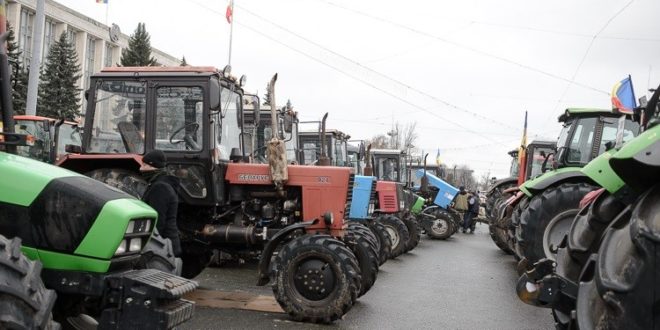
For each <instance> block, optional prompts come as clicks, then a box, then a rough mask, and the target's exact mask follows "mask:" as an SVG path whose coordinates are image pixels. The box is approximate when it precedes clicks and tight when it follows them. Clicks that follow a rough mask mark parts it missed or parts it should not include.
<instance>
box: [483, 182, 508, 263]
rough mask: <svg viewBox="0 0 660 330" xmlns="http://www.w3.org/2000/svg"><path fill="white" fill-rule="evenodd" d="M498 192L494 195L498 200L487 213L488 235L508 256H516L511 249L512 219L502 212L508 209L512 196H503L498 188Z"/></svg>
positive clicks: (493, 202)
mask: <svg viewBox="0 0 660 330" xmlns="http://www.w3.org/2000/svg"><path fill="white" fill-rule="evenodd" d="M511 186H513V185H511ZM496 190H497V191H494V192H493V195H497V196H498V199H497V200H494V201H492V205H491V209H490V210H487V211H486V213H487V214H488V233H489V234H490V238H491V239H492V240H493V242H494V243H495V245H497V247H498V248H500V249H501V250H502V251H504V252H505V253H507V254H514V252H513V250H512V249H511V246H512V245H513V244H511V243H510V238H509V233H508V231H509V227H510V226H511V218H510V217H506V216H503V215H505V213H504V212H502V211H503V210H502V209H503V208H506V201H507V199H509V198H510V197H511V196H512V194H502V192H501V191H500V190H499V189H497V188H496ZM503 190H504V189H503ZM489 198H490V196H489Z"/></svg>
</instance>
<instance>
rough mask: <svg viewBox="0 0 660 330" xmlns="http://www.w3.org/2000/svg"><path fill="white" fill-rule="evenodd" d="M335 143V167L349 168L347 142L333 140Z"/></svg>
mask: <svg viewBox="0 0 660 330" xmlns="http://www.w3.org/2000/svg"><path fill="white" fill-rule="evenodd" d="M332 140H333V141H334V142H335V156H334V163H335V164H334V165H335V166H348V164H347V157H348V155H347V154H346V153H347V151H346V141H345V140H342V139H337V138H333V139H332Z"/></svg>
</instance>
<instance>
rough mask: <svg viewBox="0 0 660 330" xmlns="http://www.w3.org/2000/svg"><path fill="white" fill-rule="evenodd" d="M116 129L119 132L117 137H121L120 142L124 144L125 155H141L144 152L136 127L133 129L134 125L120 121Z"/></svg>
mask: <svg viewBox="0 0 660 330" xmlns="http://www.w3.org/2000/svg"><path fill="white" fill-rule="evenodd" d="M117 129H118V130H119V135H121V140H122V142H124V147H125V148H126V152H127V153H131V154H141V153H142V152H144V138H143V137H142V135H141V134H140V132H139V131H138V129H137V127H135V124H133V123H131V122H129V121H122V122H120V123H119V124H117Z"/></svg>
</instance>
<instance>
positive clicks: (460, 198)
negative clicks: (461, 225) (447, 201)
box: [454, 192, 468, 212]
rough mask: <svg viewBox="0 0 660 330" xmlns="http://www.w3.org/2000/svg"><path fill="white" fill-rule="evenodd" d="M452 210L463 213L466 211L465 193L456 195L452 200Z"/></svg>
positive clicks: (466, 197)
mask: <svg viewBox="0 0 660 330" xmlns="http://www.w3.org/2000/svg"><path fill="white" fill-rule="evenodd" d="M454 208H455V209H456V210H457V211H460V212H465V211H467V209H468V195H467V193H466V192H461V193H459V194H458V195H456V198H455V199H454Z"/></svg>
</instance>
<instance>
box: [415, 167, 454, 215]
mask: <svg viewBox="0 0 660 330" xmlns="http://www.w3.org/2000/svg"><path fill="white" fill-rule="evenodd" d="M415 175H417V177H418V178H421V177H423V176H424V170H423V169H418V170H417V171H416V172H415ZM426 177H427V178H428V179H429V184H430V185H431V186H433V187H436V188H438V194H437V195H436V196H435V199H434V200H433V203H434V204H436V205H438V206H440V207H442V208H447V207H448V206H449V204H451V202H452V201H453V200H454V197H456V195H457V194H458V191H459V190H458V188H456V187H454V186H452V185H450V184H449V183H447V182H446V181H445V180H442V179H440V178H438V177H437V176H435V175H433V174H430V173H429V172H428V171H427V172H426Z"/></svg>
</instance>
